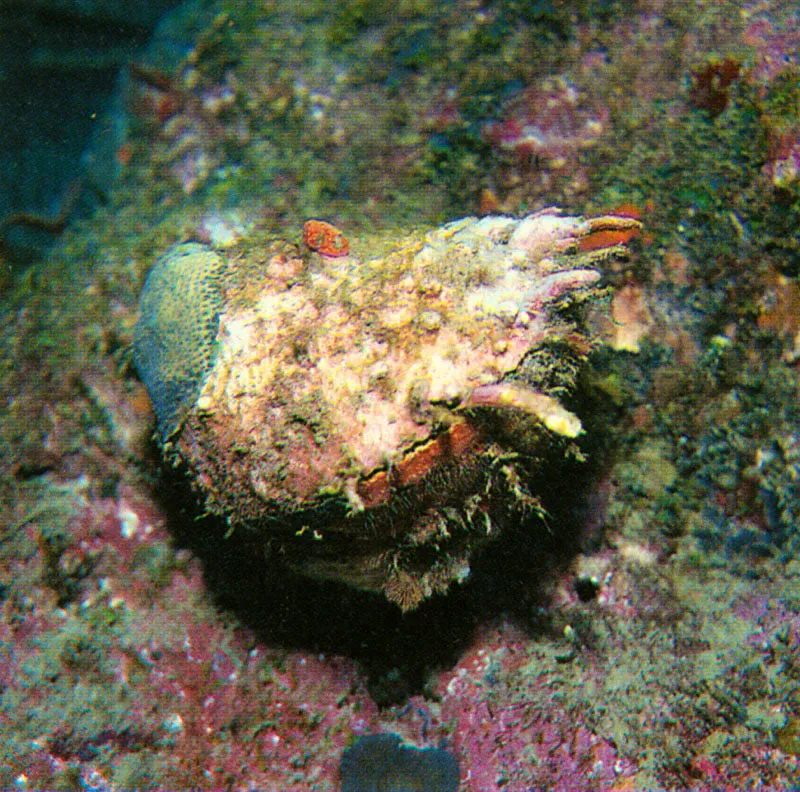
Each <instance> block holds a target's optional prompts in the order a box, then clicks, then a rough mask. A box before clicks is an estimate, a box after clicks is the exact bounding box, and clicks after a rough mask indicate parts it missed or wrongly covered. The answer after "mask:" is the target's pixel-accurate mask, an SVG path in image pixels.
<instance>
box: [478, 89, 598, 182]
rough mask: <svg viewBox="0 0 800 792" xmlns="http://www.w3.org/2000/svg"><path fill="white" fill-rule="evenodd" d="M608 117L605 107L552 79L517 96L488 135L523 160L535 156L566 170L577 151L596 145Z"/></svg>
mask: <svg viewBox="0 0 800 792" xmlns="http://www.w3.org/2000/svg"><path fill="white" fill-rule="evenodd" d="M607 121H608V111H607V110H605V109H604V108H589V107H587V106H586V105H585V104H584V102H583V101H582V99H581V95H580V93H579V92H578V89H577V88H576V87H575V85H573V84H572V83H571V82H569V81H568V80H566V79H564V78H563V77H551V78H548V79H545V80H542V82H540V83H539V84H538V85H534V86H531V87H530V88H527V89H526V90H525V91H523V93H522V94H521V95H520V96H518V97H515V98H514V99H512V100H511V101H510V102H509V103H508V106H507V107H506V108H505V112H504V114H503V118H502V120H500V121H495V122H494V123H492V124H490V125H489V126H488V127H487V128H486V132H485V134H486V137H487V139H488V140H489V141H490V142H491V143H494V144H495V145H496V146H497V147H498V148H499V149H500V150H502V151H505V152H509V153H511V154H513V155H514V156H516V157H517V158H519V159H520V160H525V161H528V160H531V159H535V160H538V161H543V162H545V163H546V164H547V165H548V166H549V167H551V168H563V167H565V166H566V165H567V164H568V163H570V162H571V161H572V160H573V159H574V157H575V154H576V152H577V151H579V150H580V149H583V148H586V147H588V146H591V145H592V144H593V143H594V142H595V141H596V140H597V138H598V137H600V135H601V134H602V133H603V131H604V129H605V126H606V124H607Z"/></svg>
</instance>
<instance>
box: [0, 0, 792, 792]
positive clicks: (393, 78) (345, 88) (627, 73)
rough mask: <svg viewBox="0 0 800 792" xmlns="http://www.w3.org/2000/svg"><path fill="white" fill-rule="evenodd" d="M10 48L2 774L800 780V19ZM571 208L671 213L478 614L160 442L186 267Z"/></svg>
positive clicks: (167, 12) (250, 28) (613, 293)
mask: <svg viewBox="0 0 800 792" xmlns="http://www.w3.org/2000/svg"><path fill="white" fill-rule="evenodd" d="M0 43H2V47H0V169H2V170H1V171H0V173H2V178H0V293H1V296H0V312H1V313H0V322H1V323H2V328H3V333H2V335H0V396H2V402H1V405H2V406H1V407H0V606H2V619H0V730H1V731H0V736H1V737H2V739H0V788H2V789H18V790H25V789H31V790H33V789H83V790H86V789H89V790H130V789H188V788H194V789H260V790H319V791H320V792H322V791H323V790H336V789H344V790H351V791H353V790H358V791H359V792H362V791H363V792H366V790H372V789H383V788H385V789H397V790H404V789H418V788H422V789H430V790H455V789H460V790H462V792H491V791H493V790H500V789H502V790H504V791H510V792H517V791H519V792H522V791H523V790H540V789H542V790H544V789H547V790H573V789H594V790H639V789H648V790H655V789H692V790H731V791H733V790H743V789H755V788H758V789H775V790H778V789H797V788H798V783H800V782H798V781H797V779H798V778H800V587H799V586H798V583H799V582H800V560H798V553H799V552H800V423H799V420H800V400H799V398H798V397H800V283H798V278H800V233H799V229H800V64H799V63H798V54H797V53H798V49H799V48H800V11H799V10H798V7H797V4H796V2H793V1H790V0H773V1H768V0H763V1H761V2H743V1H741V0H738V1H737V2H732V1H727V0H723V1H722V2H707V1H706V0H640V1H638V2H615V1H614V0H578V2H558V0H550V1H549V2H534V1H533V0H495V1H494V2H491V1H490V0H487V2H480V0H448V1H447V2H445V1H442V0H440V2H429V1H427V0H400V1H399V2H398V1H397V0H395V1H394V2H390V1H389V0H352V1H348V0H343V1H342V2H335V3H331V2H316V0H310V1H309V2H299V1H298V0H293V1H292V0H238V1H236V2H234V0H187V1H186V2H174V1H173V2H167V1H166V0H162V1H161V2H125V1H124V0H106V1H105V2H103V0H72V1H71V2H68V0H27V2H24V3H23V2H14V0H3V2H2V5H0ZM554 206H557V207H560V208H561V209H563V211H564V213H565V214H566V215H569V216H584V217H589V218H592V217H598V216H605V217H608V216H613V217H625V218H629V219H631V220H632V221H635V222H636V223H637V224H639V223H640V224H641V230H640V232H638V233H637V234H635V235H634V234H630V235H626V236H625V238H624V239H623V238H622V237H619V236H617V237H615V236H609V237H604V238H602V240H596V241H597V243H598V245H600V244H602V245H606V244H609V245H610V244H616V243H623V242H624V244H625V246H626V251H627V252H626V255H625V256H624V257H622V258H608V259H604V260H602V261H599V263H597V267H598V269H599V270H600V271H601V272H602V275H603V285H604V287H605V288H606V289H607V292H606V296H605V310H604V317H605V318H604V319H601V318H598V320H597V325H596V327H597V330H596V333H597V340H598V342H597V343H596V344H595V345H594V346H593V348H592V351H591V354H589V356H588V361H587V363H586V366H585V368H584V369H583V370H582V372H581V374H580V379H579V381H578V383H577V387H576V389H575V392H574V393H573V394H572V395H571V396H570V397H569V409H570V410H571V411H573V412H574V413H575V414H576V415H578V416H580V421H581V423H582V426H583V429H584V432H583V434H581V435H580V437H578V438H577V440H576V447H575V449H573V451H572V453H571V456H570V458H569V459H567V460H562V461H560V462H559V463H557V464H551V465H549V466H547V467H546V468H543V470H544V471H545V472H544V473H542V475H540V476H539V477H538V486H539V489H538V491H537V493H536V494H537V497H538V501H539V505H540V508H537V509H536V510H535V513H534V514H531V515H528V516H527V517H525V518H523V519H519V520H517V521H511V523H512V524H509V525H507V526H506V527H505V529H504V531H503V532H502V535H500V536H498V537H496V538H493V539H492V541H491V542H488V543H487V544H486V545H485V547H483V548H482V549H481V551H480V553H479V554H477V555H476V556H475V557H474V559H472V562H471V564H470V567H469V570H468V573H469V574H468V576H467V575H464V579H463V580H462V582H459V583H457V584H455V585H453V586H451V587H450V589H449V591H447V593H442V594H438V593H434V594H433V596H431V597H429V598H427V599H426V600H425V601H424V602H422V603H421V604H419V607H417V608H416V609H415V610H411V611H410V612H407V613H404V612H402V611H401V610H400V609H399V608H398V607H396V605H395V604H393V603H392V602H388V601H387V600H386V599H385V598H384V597H383V596H381V595H379V594H375V593H373V592H369V591H362V590H359V589H357V588H353V587H349V586H345V585H341V584H339V583H336V582H320V581H317V580H312V579H310V578H308V577H305V576H302V575H298V574H295V572H293V571H292V570H290V569H288V568H286V566H285V565H283V564H282V563H281V559H280V558H269V557H267V555H268V553H267V552H266V548H265V549H264V553H263V554H260V553H258V552H255V553H254V552H253V548H252V544H251V543H249V542H248V541H247V540H246V537H244V536H243V535H242V534H243V532H242V531H239V530H233V531H232V532H231V531H227V530H226V528H227V526H226V525H225V524H224V521H223V520H220V518H219V517H218V516H214V515H213V514H210V513H208V512H207V511H206V508H205V506H204V503H203V501H202V499H199V498H198V497H197V493H196V492H195V491H194V489H193V488H192V482H191V481H190V480H189V478H190V477H189V476H188V474H187V471H186V470H185V469H184V468H183V467H182V466H181V465H179V464H178V465H175V464H172V463H174V462H176V460H175V458H174V457H170V455H169V454H167V458H166V459H165V458H164V455H163V454H162V449H161V447H160V442H159V439H161V440H163V439H164V438H158V437H157V432H156V429H157V426H156V416H155V414H154V411H153V407H152V404H151V402H150V398H149V396H148V392H147V388H146V387H145V385H144V384H143V382H142V379H141V377H140V373H139V372H138V371H137V368H136V366H135V365H134V360H133V353H132V347H133V343H134V335H135V328H136V323H137V320H138V317H139V296H140V293H141V292H142V289H143V285H144V282H145V278H146V276H147V274H148V273H149V272H150V271H151V269H152V268H153V265H154V263H155V262H156V261H157V260H159V259H160V258H161V257H162V256H163V255H164V254H165V253H166V252H167V251H168V250H170V249H171V248H172V246H173V245H175V244H177V243H184V242H199V243H202V244H203V245H205V246H207V247H208V248H212V249H213V250H215V251H216V252H217V254H218V255H219V256H221V257H223V258H224V259H225V260H226V261H228V262H238V261H241V262H248V265H249V264H250V263H252V262H254V261H258V259H259V256H261V255H263V253H262V251H264V250H266V249H267V248H268V247H269V245H272V244H274V243H275V240H276V239H280V240H285V242H286V244H287V245H291V246H294V247H293V249H296V250H305V251H306V253H309V250H308V248H310V251H311V253H314V248H313V247H312V246H310V245H309V244H308V239H307V238H306V240H305V248H304V231H303V229H304V224H305V223H306V222H307V221H308V220H309V219H314V218H316V219H320V220H325V221H328V222H329V223H330V224H332V227H335V229H336V230H337V233H340V234H342V235H343V238H346V240H347V243H348V245H349V248H350V250H353V251H358V252H359V255H361V256H362V257H364V258H369V256H370V255H371V254H372V253H373V252H374V254H375V255H376V256H377V255H378V254H379V253H381V254H382V253H383V252H385V250H386V249H388V248H390V247H392V246H393V245H395V244H400V243H401V242H402V241H403V240H406V239H408V238H412V239H415V238H419V235H422V234H424V233H425V232H426V231H427V230H428V229H431V228H433V227H436V226H441V225H443V224H445V223H447V222H449V221H452V220H454V219H457V218H461V217H467V216H481V217H487V216H494V215H513V216H515V217H521V216H524V215H527V214H529V213H532V212H537V211H540V210H543V209H546V208H547V207H554ZM609 233H611V232H609ZM339 244H340V245H341V244H342V243H341V242H340V243H339ZM323 252H324V250H323ZM586 252H588V249H587V251H586ZM209 511H211V510H210V509H209ZM370 735H385V736H383V737H377V738H375V737H369V736H370ZM400 741H402V743H403V744H404V745H406V746H408V747H406V748H403V749H401V747H400ZM412 746H413V747H414V748H415V749H418V750H413V749H412ZM345 752H346V753H345ZM343 755H344V757H345V759H344V760H343ZM456 766H457V767H456ZM454 768H456V769H454ZM381 784H383V786H381ZM391 784H393V786H392V785H391Z"/></svg>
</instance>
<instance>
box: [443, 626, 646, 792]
mask: <svg viewBox="0 0 800 792" xmlns="http://www.w3.org/2000/svg"><path fill="white" fill-rule="evenodd" d="M529 647H530V643H529V641H528V640H527V639H526V638H525V636H524V635H523V634H522V633H519V632H517V631H516V630H515V629H514V628H512V627H509V626H508V625H502V626H501V627H498V626H495V627H493V628H490V629H486V630H484V631H483V632H482V634H481V635H480V636H479V637H477V638H476V641H475V643H474V644H473V647H472V649H470V650H468V651H467V652H465V653H464V655H463V656H462V657H461V659H460V661H459V662H458V664H457V665H456V666H455V667H454V668H453V669H451V670H450V671H448V672H446V673H445V674H443V675H442V676H441V677H440V679H439V681H438V683H437V693H438V694H439V695H440V696H441V697H442V705H441V718H442V720H443V721H445V722H449V723H451V724H453V729H454V731H453V743H454V751H455V753H456V756H457V757H458V758H459V760H460V761H461V765H462V768H465V770H464V771H463V772H462V787H461V789H462V790H463V792H496V790H509V789H513V790H522V789H548V790H554V792H562V791H563V792H567V790H575V789H581V788H586V785H587V781H589V780H591V783H592V784H593V785H594V788H603V789H613V788H614V786H615V784H620V785H621V784H622V783H623V782H624V780H625V779H626V778H629V777H632V776H633V775H634V774H635V772H636V767H635V766H634V764H633V763H632V762H631V761H629V760H627V759H625V758H623V757H621V756H620V754H619V753H618V751H617V748H616V746H615V745H614V742H613V741H612V740H611V739H609V738H608V737H604V736H603V735H600V734H597V733H595V732H594V731H593V729H592V728H591V727H590V726H589V725H588V724H586V723H584V722H582V718H581V713H579V712H573V711H568V710H567V708H565V706H564V705H563V704H561V703H559V696H558V693H557V689H558V685H557V684H556V685H554V677H555V676H557V672H556V671H554V672H553V673H550V674H547V673H546V674H542V675H540V674H538V673H534V670H533V669H534V667H535V665H534V663H535V661H534V659H533V658H532V657H531V656H530V654H529V651H530V650H529Z"/></svg>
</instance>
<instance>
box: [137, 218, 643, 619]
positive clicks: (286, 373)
mask: <svg viewBox="0 0 800 792" xmlns="http://www.w3.org/2000/svg"><path fill="white" fill-rule="evenodd" d="M637 227H638V223H637V221H635V220H633V219H630V218H622V217H615V216H607V217H600V218H590V219H585V218H579V217H567V216H564V215H562V214H560V213H559V212H558V211H557V210H546V211H544V212H540V213H538V214H534V215H529V216H527V217H524V218H522V219H515V218H511V217H499V216H497V217H484V218H481V219H477V218H466V219H463V220H459V221H456V222H453V223H449V224H448V225H445V226H443V227H441V228H438V229H435V230H433V231H431V232H429V233H425V234H419V235H416V236H412V237H410V238H409V239H408V240H407V241H406V242H404V243H403V244H401V245H399V246H397V247H395V248H393V249H390V250H389V252H387V253H384V254H381V255H378V256H377V257H374V258H368V257H366V256H364V257H363V258H362V257H359V256H358V254H357V252H355V253H353V254H351V255H349V256H341V257H337V258H332V257H326V256H323V255H319V254H317V253H314V252H308V251H306V253H305V255H303V254H301V253H300V251H298V249H297V248H294V247H292V246H290V245H287V244H285V243H276V244H275V245H274V246H273V247H272V248H271V249H268V250H265V251H262V255H260V256H259V262H258V263H256V262H255V261H253V260H251V259H248V258H247V257H242V258H241V260H239V261H236V262H232V263H230V264H229V266H228V267H227V269H226V270H225V272H226V275H225V282H224V285H223V287H222V290H223V307H222V308H221V310H219V311H218V313H217V314H216V315H217V316H218V323H217V329H216V340H215V354H214V357H213V363H212V365H211V366H210V367H209V368H208V370H207V372H205V373H204V374H203V380H202V382H201V383H198V385H199V389H198V391H197V392H198V395H197V398H196V400H195V402H194V404H193V405H192V406H191V407H190V408H189V409H188V410H187V411H186V412H185V415H183V417H182V421H181V423H180V424H179V425H177V426H173V425H170V426H169V427H167V430H168V431H165V428H164V427H161V436H162V438H165V437H166V436H169V440H168V441H167V442H165V443H164V450H165V452H166V453H167V454H168V455H170V456H173V457H177V458H178V459H180V460H182V461H183V462H184V463H185V464H186V466H187V467H188V469H189V471H190V475H191V476H192V479H193V481H194V483H195V486H196V487H197V489H198V490H199V491H200V492H201V493H202V494H203V495H204V497H205V501H206V505H207V507H208V509H209V510H211V511H212V512H215V513H217V514H220V515H222V516H224V517H225V518H226V519H227V521H228V522H229V524H230V525H231V526H233V527H236V528H239V529H244V530H247V531H252V532H255V533H256V534H257V535H258V536H261V537H263V541H264V543H265V544H269V545H271V546H273V547H274V546H277V547H279V548H280V551H281V555H282V557H283V558H285V560H286V561H287V563H289V565H290V566H292V567H293V568H295V569H297V570H299V571H301V572H302V573H304V574H307V575H312V576H315V577H319V578H324V579H335V580H339V581H343V582H345V583H348V584H350V585H353V586H357V587H359V588H363V589H368V590H373V591H382V592H384V593H385V594H386V596H387V597H388V598H389V599H390V600H392V601H394V602H396V603H397V604H398V605H399V606H400V607H401V608H403V609H410V608H414V607H416V606H417V605H418V604H419V603H420V602H422V601H423V600H424V599H425V598H426V597H428V596H430V595H431V594H432V593H435V592H442V591H445V590H446V589H447V588H448V587H449V586H450V585H451V583H453V582H454V581H461V580H463V579H465V578H466V577H467V575H468V574H469V564H470V558H471V557H472V555H473V554H474V552H475V551H476V550H477V549H478V548H479V547H481V546H482V545H483V544H484V543H485V542H486V541H488V540H489V539H490V538H491V537H492V536H494V535H496V534H497V532H498V531H499V530H500V529H501V528H502V526H503V525H504V524H507V523H508V521H509V520H513V519H518V518H519V516H520V515H522V514H524V513H525V512H530V511H535V510H536V509H537V508H539V507H538V501H537V499H536V495H535V491H534V489H533V488H532V487H531V485H532V483H533V481H534V478H535V475H536V464H537V463H536V461H535V460H537V459H539V458H540V457H541V456H542V454H543V451H544V449H550V450H552V449H553V448H554V447H555V448H558V449H560V453H563V452H564V451H565V449H566V448H567V446H568V445H569V442H570V441H571V439H572V438H574V437H576V436H577V435H578V434H579V433H580V431H581V424H580V420H579V419H578V417H577V416H576V415H574V414H573V413H571V412H569V411H568V410H567V409H566V408H565V407H564V406H563V405H562V404H561V402H560V399H561V398H562V397H563V395H564V394H565V393H566V392H568V391H569V389H570V388H571V387H572V385H573V384H574V380H575V377H576V374H577V372H578V370H579V368H580V364H581V362H582V361H583V360H584V358H585V356H586V355H587V353H588V351H589V350H590V349H591V347H592V344H593V339H592V338H590V337H589V336H588V335H587V332H586V329H585V327H584V326H583V318H582V316H583V313H584V310H583V308H584V306H585V305H586V304H587V303H588V302H589V301H591V300H593V299H596V297H597V296H598V294H599V292H600V290H599V288H598V281H599V280H600V273H599V272H598V271H597V269H595V267H594V266H593V264H594V263H595V262H596V261H597V260H598V259H599V258H601V257H603V256H607V255H611V254H614V253H618V252H621V249H622V245H621V244H617V242H618V241H619V240H622V241H624V240H625V239H627V238H628V237H629V236H630V233H633V232H634V231H635V229H636V228H637ZM593 235H594V240H595V241H594V242H593V243H591V244H586V240H589V239H591V238H592V236H593ZM599 235H602V236H599ZM598 238H601V239H602V242H603V243H602V244H597V243H596V242H597V239H598ZM360 247H361V246H360V245H358V244H353V245H351V250H353V249H355V251H358V249H359V248H360ZM370 249H372V250H375V249H380V245H379V244H375V243H373V244H372V245H371V246H370ZM174 260H175V254H174V252H173V253H169V254H167V256H166V257H165V259H163V261H166V262H174ZM264 262H266V263H264ZM160 266H162V263H161V262H159V264H157V265H156V270H155V271H156V272H157V271H158V268H159V267H160ZM218 277H219V269H218V268H217V269H215V278H218ZM150 279H153V281H154V282H155V283H159V284H163V283H164V280H165V279H164V277H162V276H159V275H153V274H151V276H150V277H149V278H148V281H149V280H150ZM216 282H217V281H215V283H216ZM148 299H149V301H150V303H152V302H153V296H152V294H150V295H149V297H148ZM156 302H157V301H156ZM161 313H162V314H164V313H166V312H164V311H163V310H162V311H161ZM200 318H201V319H204V318H205V317H200ZM140 322H146V323H148V329H149V331H150V332H151V333H152V332H155V331H156V330H157V328H155V329H154V328H153V326H152V324H153V323H152V317H150V316H147V315H143V316H142V319H141V320H140ZM137 337H139V336H137ZM135 351H136V360H137V365H140V366H141V367H142V369H144V370H146V371H147V372H148V375H149V377H150V382H148V383H147V384H148V387H151V384H150V383H151V382H152V381H153V380H152V371H153V368H154V366H157V361H156V363H153V362H152V361H148V360H147V350H143V349H138V348H137V349H136V350H135ZM162 357H163V353H162ZM170 359H171V358H170ZM171 375H172V376H173V377H174V376H175V375H174V372H171Z"/></svg>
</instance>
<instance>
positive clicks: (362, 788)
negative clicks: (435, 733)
mask: <svg viewBox="0 0 800 792" xmlns="http://www.w3.org/2000/svg"><path fill="white" fill-rule="evenodd" d="M341 775H342V792H457V790H458V785H459V781H460V774H459V770H458V762H457V761H456V758H455V757H454V756H453V755H452V754H449V753H448V752H447V751H443V750H441V749H439V748H424V749H420V748H415V747H413V746H411V745H406V744H405V743H403V741H402V740H401V739H400V737H398V736H397V735H396V734H370V735H367V736H365V737H361V738H359V739H358V740H357V741H356V742H355V743H354V744H353V745H352V746H351V747H350V748H348V749H347V750H346V751H345V752H344V754H343V755H342V765H341Z"/></svg>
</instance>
